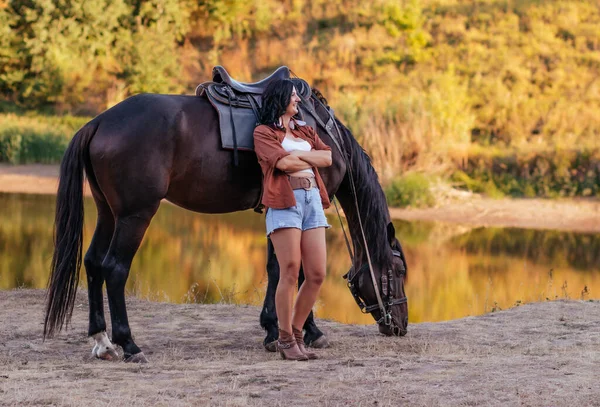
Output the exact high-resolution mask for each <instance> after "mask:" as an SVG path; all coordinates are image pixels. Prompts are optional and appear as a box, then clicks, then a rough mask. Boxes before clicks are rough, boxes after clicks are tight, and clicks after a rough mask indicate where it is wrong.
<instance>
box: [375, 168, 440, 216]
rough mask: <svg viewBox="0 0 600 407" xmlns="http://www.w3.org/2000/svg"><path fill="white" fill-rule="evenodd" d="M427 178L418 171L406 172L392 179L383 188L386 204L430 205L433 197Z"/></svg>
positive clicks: (399, 205) (397, 205) (419, 206)
mask: <svg viewBox="0 0 600 407" xmlns="http://www.w3.org/2000/svg"><path fill="white" fill-rule="evenodd" d="M430 186H431V185H430V182H429V179H428V178H427V177H426V176H425V175H423V174H419V173H408V174H404V175H402V176H401V177H398V178H396V179H394V180H393V181H392V183H391V184H390V186H389V187H387V188H386V190H385V195H386V198H387V201H388V204H389V205H391V206H396V207H406V206H412V207H416V208H423V207H430V206H433V205H434V204H435V199H434V197H433V194H432V193H431V191H430Z"/></svg>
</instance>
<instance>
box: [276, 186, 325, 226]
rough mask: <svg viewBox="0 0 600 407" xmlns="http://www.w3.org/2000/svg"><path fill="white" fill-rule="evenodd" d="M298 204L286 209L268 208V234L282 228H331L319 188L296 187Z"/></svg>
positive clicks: (295, 194)
mask: <svg viewBox="0 0 600 407" xmlns="http://www.w3.org/2000/svg"><path fill="white" fill-rule="evenodd" d="M294 197H295V198H296V205H295V206H291V207H289V208H285V209H273V208H268V209H267V215H266V218H267V236H269V235H270V234H271V233H272V232H273V231H275V230H277V229H282V228H296V229H300V230H302V231H305V230H308V229H314V228H320V227H324V228H330V227H331V225H329V223H327V218H326V217H325V212H324V211H323V203H322V202H321V195H320V194H319V188H311V189H309V190H308V191H307V190H305V189H302V188H300V189H294Z"/></svg>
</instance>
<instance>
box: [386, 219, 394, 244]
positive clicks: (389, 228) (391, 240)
mask: <svg viewBox="0 0 600 407" xmlns="http://www.w3.org/2000/svg"><path fill="white" fill-rule="evenodd" d="M387 238H388V242H389V243H390V246H391V245H392V244H393V243H394V239H396V229H394V225H393V223H392V222H390V223H388V225H387Z"/></svg>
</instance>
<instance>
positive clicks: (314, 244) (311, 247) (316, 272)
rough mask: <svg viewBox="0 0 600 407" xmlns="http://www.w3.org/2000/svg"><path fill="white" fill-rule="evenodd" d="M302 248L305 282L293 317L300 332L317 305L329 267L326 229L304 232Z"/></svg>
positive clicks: (297, 299)
mask: <svg viewBox="0 0 600 407" xmlns="http://www.w3.org/2000/svg"><path fill="white" fill-rule="evenodd" d="M300 247H301V250H302V269H303V270H304V277H305V281H304V283H303V284H302V287H300V291H299V292H298V298H296V304H295V305H294V315H293V317H292V325H293V326H294V327H296V328H297V329H299V330H301V329H302V327H303V326H304V322H305V321H306V318H308V314H310V310H311V309H312V307H313V306H314V305H315V301H316V300H317V295H318V294H319V290H320V289H321V285H322V284H323V281H324V280H325V272H326V266H327V249H326V244H325V228H315V229H309V230H305V231H304V232H302V238H301V242H300Z"/></svg>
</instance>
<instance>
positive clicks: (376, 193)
mask: <svg viewBox="0 0 600 407" xmlns="http://www.w3.org/2000/svg"><path fill="white" fill-rule="evenodd" d="M311 90H312V96H313V98H315V99H317V100H318V101H320V102H321V103H322V104H323V106H325V107H326V108H329V105H328V103H327V99H326V98H325V96H323V94H322V93H321V92H320V91H319V90H318V89H316V88H314V87H312V88H311ZM315 109H316V110H317V112H318V111H319V110H321V109H319V107H317V106H315ZM335 122H336V123H337V126H338V129H339V130H340V133H341V134H340V137H342V139H343V140H342V144H341V148H342V149H344V150H346V151H345V153H346V157H348V160H349V162H350V171H351V172H352V179H353V181H354V186H355V188H356V195H357V201H358V208H359V211H360V218H361V220H362V223H363V228H364V231H365V237H366V238H367V242H368V245H369V249H370V250H369V254H370V255H371V260H372V261H373V263H374V264H375V265H377V266H380V267H384V266H385V267H387V266H388V265H389V264H390V263H391V261H392V259H391V252H390V250H383V248H387V247H389V242H388V240H387V224H388V222H389V221H390V213H389V209H388V206H387V202H386V199H385V194H384V192H383V189H382V188H381V184H380V183H379V177H378V176H377V173H376V172H375V168H373V165H372V164H371V157H369V155H368V154H367V152H366V151H365V150H364V149H363V148H362V147H361V145H360V144H358V141H357V140H356V139H355V138H354V136H353V135H352V132H351V131H350V129H348V128H347V127H346V126H345V125H344V124H343V123H342V122H341V121H340V120H339V119H338V118H335ZM334 132H335V129H334ZM338 192H342V193H345V194H348V197H350V200H351V206H350V207H348V208H346V207H344V211H345V212H346V213H347V214H348V213H352V214H354V213H356V206H355V203H354V198H353V197H352V187H351V185H350V177H349V176H348V174H346V176H345V178H344V181H343V182H342V184H341V185H340V189H339V190H338ZM356 219H357V221H358V218H356ZM350 229H351V231H352V232H353V233H352V241H353V243H354V247H355V248H356V247H357V246H358V247H363V246H364V244H363V239H362V236H361V234H360V229H359V226H358V224H356V225H350ZM356 261H357V262H360V261H363V259H356ZM355 266H357V267H360V265H358V264H357V265H355Z"/></svg>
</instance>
